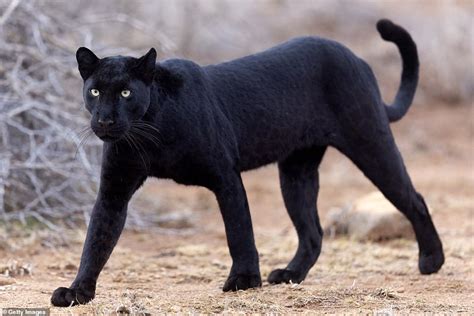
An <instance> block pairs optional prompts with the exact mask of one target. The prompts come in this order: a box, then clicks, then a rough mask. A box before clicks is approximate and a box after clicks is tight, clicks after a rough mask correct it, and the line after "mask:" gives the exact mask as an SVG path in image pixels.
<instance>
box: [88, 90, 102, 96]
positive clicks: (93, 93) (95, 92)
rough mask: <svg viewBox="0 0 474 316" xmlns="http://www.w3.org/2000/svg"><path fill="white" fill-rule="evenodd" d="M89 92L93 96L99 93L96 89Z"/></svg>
mask: <svg viewBox="0 0 474 316" xmlns="http://www.w3.org/2000/svg"><path fill="white" fill-rule="evenodd" d="M90 92H91V95H92V96H93V97H98V96H99V94H100V92H99V90H97V89H91V90H90Z"/></svg>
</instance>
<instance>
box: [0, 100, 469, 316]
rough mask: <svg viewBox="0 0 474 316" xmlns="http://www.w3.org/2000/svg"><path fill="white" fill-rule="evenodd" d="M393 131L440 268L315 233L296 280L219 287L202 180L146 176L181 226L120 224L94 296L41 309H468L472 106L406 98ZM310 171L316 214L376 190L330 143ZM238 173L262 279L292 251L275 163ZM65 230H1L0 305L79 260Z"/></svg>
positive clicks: (51, 282)
mask: <svg viewBox="0 0 474 316" xmlns="http://www.w3.org/2000/svg"><path fill="white" fill-rule="evenodd" d="M393 129H394V132H395V134H396V139H397V142H398V144H399V147H400V150H401V152H402V154H403V156H404V159H405V162H406V165H407V168H408V171H409V173H410V174H411V176H412V179H413V182H414V183H415V186H416V187H417V189H418V191H419V192H421V193H422V194H423V195H424V196H425V198H426V200H427V201H428V203H429V204H430V206H431V208H432V210H433V219H434V222H435V224H436V226H437V227H438V231H439V233H440V235H441V238H442V240H443V242H444V248H445V254H446V263H445V265H444V266H443V268H442V269H441V270H440V272H439V273H437V274H434V275H430V276H422V275H420V274H419V272H418V269H417V246H416V244H415V241H413V240H404V239H399V240H392V241H388V242H384V243H371V242H357V241H354V240H350V239H348V238H344V237H337V238H330V237H326V238H325V240H324V243H323V250H322V253H321V256H320V258H319V261H318V262H317V264H316V265H315V266H314V268H313V269H312V270H311V272H310V274H309V275H308V277H307V279H306V280H305V281H304V282H303V283H302V284H300V285H297V284H293V285H292V284H288V285H269V284H268V283H266V282H264V284H263V287H262V288H261V289H256V290H250V291H240V292H236V293H223V292H222V291H221V287H222V285H223V283H224V281H225V279H226V276H227V273H228V271H229V268H230V264H231V262H230V257H229V255H228V250H227V245H226V240H225V234H224V228H223V223H222V220H221V218H220V214H219V211H218V208H217V204H216V202H215V200H214V197H213V196H212V195H211V194H210V193H209V192H208V191H206V190H204V189H201V188H196V187H183V186H178V185H176V184H174V183H172V182H169V181H156V180H155V181H149V182H148V183H147V184H146V185H145V187H144V188H143V190H142V192H141V195H142V196H144V197H145V198H147V199H154V200H156V201H160V205H161V206H160V207H161V208H165V209H168V210H172V211H178V212H184V213H185V214H188V213H190V214H191V216H192V217H191V218H190V220H188V222H189V225H190V228H187V229H182V230H170V229H162V230H156V231H155V230H154V231H153V232H143V231H141V232H137V231H130V230H128V231H126V232H125V233H124V234H123V236H122V238H121V240H120V242H119V244H118V246H117V248H116V249H115V251H114V253H113V255H112V257H111V259H110V260H109V262H108V264H107V266H106V268H105V270H104V271H103V272H102V274H101V277H100V279H99V285H98V288H97V296H96V298H95V300H93V301H92V302H91V303H90V304H88V305H85V306H79V307H71V308H65V309H60V308H53V307H51V313H52V314H68V315H71V314H102V313H106V314H108V313H115V312H116V311H117V310H120V311H122V312H125V313H151V314H156V313H164V312H181V313H193V314H194V313H225V312H244V313H282V314H287V313H309V314H313V313H318V314H319V313H321V314H323V313H330V314H342V313H345V314H355V313H361V312H362V313H364V314H367V313H374V312H380V313H386V314H392V313H393V314H407V313H410V314H411V313H419V314H421V313H427V312H429V313H440V314H458V313H466V314H473V313H474V291H473V290H474V282H473V281H474V277H473V274H472V268H473V266H474V265H473V254H474V243H473V241H474V239H473V209H474V195H473V193H474V168H473V159H472V157H473V156H472V154H473V148H474V147H473V111H472V107H451V108H449V107H447V106H445V107H443V106H436V105H431V106H428V105H424V106H420V105H415V106H414V107H413V109H412V110H411V111H410V113H409V114H408V115H407V117H406V118H404V119H403V120H402V121H401V122H400V123H397V124H394V125H393ZM320 174H321V191H320V195H319V204H318V205H319V209H320V212H319V213H320V216H321V219H322V223H323V224H324V223H325V215H326V214H327V212H328V210H329V209H331V208H332V207H339V206H343V205H345V204H347V203H349V202H350V201H352V200H354V199H356V198H357V197H360V196H362V195H364V194H366V193H369V192H371V191H373V190H375V187H374V186H373V185H372V184H371V183H370V182H369V181H368V180H367V179H366V178H364V177H363V175H362V174H361V172H360V171H358V170H357V169H356V168H355V167H354V166H353V165H352V164H351V162H349V160H348V159H346V158H345V157H343V156H342V155H341V154H339V153H338V152H336V151H335V150H330V151H329V152H328V154H327V155H326V157H325V159H324V161H323V164H322V166H321V168H320ZM244 182H245V185H246V188H247V192H248V197H249V203H250V207H251V212H252V216H253V223H254V230H255V236H256V242H257V247H258V249H259V252H260V264H261V272H262V277H263V279H266V277H267V276H268V274H269V273H270V271H271V270H272V269H274V268H277V267H280V268H281V267H284V266H285V265H286V263H287V262H288V261H289V260H290V259H291V257H292V255H293V254H294V251H295V249H296V244H297V242H296V235H295V233H294V229H293V228H292V225H291V222H290V220H289V218H288V216H287V215H286V211H285V209H284V206H283V202H282V198H281V196H280V192H279V184H278V176H277V170H276V167H275V166H274V165H273V166H269V167H265V168H261V169H259V170H257V171H253V172H249V173H245V174H244ZM70 236H71V237H70V238H69V239H68V242H67V243H61V242H58V240H59V239H58V238H57V236H54V234H52V233H48V232H32V233H29V234H28V236H27V237H23V238H17V237H15V236H11V235H9V236H8V238H7V237H3V241H2V244H3V246H0V269H2V271H3V273H4V274H5V273H6V272H5V271H6V270H8V271H10V273H11V274H12V275H13V277H5V276H3V277H0V307H50V303H49V299H50V296H51V293H52V291H53V290H54V289H55V288H56V287H59V286H67V285H69V284H70V282H71V281H72V280H73V278H74V275H75V272H76V269H77V265H78V262H79V257H80V252H81V249H82V241H83V239H84V236H85V235H84V231H83V230H80V231H76V232H70ZM15 272H16V275H15ZM22 272H23V274H24V275H22Z"/></svg>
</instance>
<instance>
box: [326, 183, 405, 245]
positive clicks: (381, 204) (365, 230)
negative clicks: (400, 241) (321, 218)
mask: <svg viewBox="0 0 474 316" xmlns="http://www.w3.org/2000/svg"><path fill="white" fill-rule="evenodd" d="M325 232H326V235H330V236H335V235H345V234H347V235H348V236H350V237H352V238H355V239H357V240H371V241H381V240H388V239H394V238H408V239H413V238H414V234H413V228H412V227H411V224H410V222H409V221H408V220H407V219H406V218H405V216H404V215H403V214H402V213H401V212H399V211H398V210H397V209H396V208H395V207H394V206H393V205H392V204H391V203H390V202H389V201H388V200H387V199H386V198H385V197H384V196H383V195H382V193H380V192H372V193H370V194H367V195H365V196H363V197H361V198H359V199H357V200H356V201H354V202H353V203H352V205H351V206H349V207H346V208H340V209H333V210H331V211H330V212H329V213H328V216H327V225H326V228H325Z"/></svg>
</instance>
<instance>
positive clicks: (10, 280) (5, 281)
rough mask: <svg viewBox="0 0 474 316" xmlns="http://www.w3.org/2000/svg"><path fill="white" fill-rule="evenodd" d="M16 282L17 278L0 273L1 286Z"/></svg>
mask: <svg viewBox="0 0 474 316" xmlns="http://www.w3.org/2000/svg"><path fill="white" fill-rule="evenodd" d="M14 283H16V281H15V279H13V278H10V277H7V276H3V275H0V286H5V285H10V284H14Z"/></svg>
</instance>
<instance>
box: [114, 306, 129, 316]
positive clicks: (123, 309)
mask: <svg viewBox="0 0 474 316" xmlns="http://www.w3.org/2000/svg"><path fill="white" fill-rule="evenodd" d="M116 312H117V315H130V309H129V308H128V307H126V306H119V307H118V308H117V311H116Z"/></svg>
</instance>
